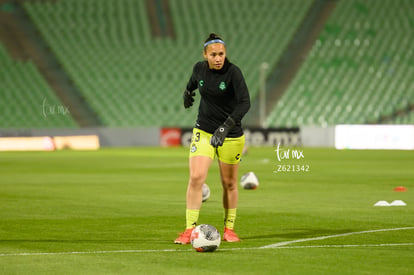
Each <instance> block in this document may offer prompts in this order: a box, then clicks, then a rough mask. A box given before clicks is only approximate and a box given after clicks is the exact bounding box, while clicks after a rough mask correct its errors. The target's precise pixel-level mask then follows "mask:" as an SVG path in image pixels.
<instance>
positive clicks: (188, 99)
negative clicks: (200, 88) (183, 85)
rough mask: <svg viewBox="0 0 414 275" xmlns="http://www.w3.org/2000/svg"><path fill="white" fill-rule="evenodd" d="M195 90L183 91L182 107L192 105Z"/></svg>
mask: <svg viewBox="0 0 414 275" xmlns="http://www.w3.org/2000/svg"><path fill="white" fill-rule="evenodd" d="M194 96H195V92H194V91H192V92H190V91H189V90H187V89H186V90H185V91H184V95H183V99H184V108H186V109H187V108H190V107H191V106H193V102H194Z"/></svg>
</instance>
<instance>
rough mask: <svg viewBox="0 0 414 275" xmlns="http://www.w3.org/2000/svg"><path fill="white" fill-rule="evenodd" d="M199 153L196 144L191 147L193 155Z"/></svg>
mask: <svg viewBox="0 0 414 275" xmlns="http://www.w3.org/2000/svg"><path fill="white" fill-rule="evenodd" d="M195 151H197V146H196V145H195V144H192V145H191V153H195Z"/></svg>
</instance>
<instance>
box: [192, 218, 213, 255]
mask: <svg viewBox="0 0 414 275" xmlns="http://www.w3.org/2000/svg"><path fill="white" fill-rule="evenodd" d="M190 240H191V245H192V246H193V248H194V249H195V250H196V251H198V252H213V251H215V250H216V249H217V248H218V247H219V246H220V242H221V239H220V233H219V232H218V230H217V229H216V228H215V227H214V226H212V225H209V224H200V225H198V226H196V228H194V230H193V232H192V233H191V237H190Z"/></svg>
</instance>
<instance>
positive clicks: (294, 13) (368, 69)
mask: <svg viewBox="0 0 414 275" xmlns="http://www.w3.org/2000/svg"><path fill="white" fill-rule="evenodd" d="M20 3H23V7H24V9H25V10H26V12H27V13H28V14H29V15H30V18H31V20H32V21H33V23H34V24H35V25H36V27H37V28H38V30H39V31H40V32H41V34H42V36H43V38H44V39H45V41H46V43H47V44H48V45H49V46H50V48H51V50H52V53H53V54H54V55H55V56H56V58H57V59H58V60H59V61H60V63H61V64H62V66H63V69H64V70H65V72H66V73H67V74H68V76H69V78H70V79H71V80H72V81H73V83H74V84H75V85H76V87H77V88H79V91H80V93H81V94H82V96H83V98H85V100H86V102H87V103H88V104H89V105H90V107H91V108H92V109H93V111H94V112H96V113H97V115H98V116H99V118H100V120H101V121H102V124H103V126H109V127H136V126H181V127H191V126H192V125H193V124H194V119H195V116H196V113H197V110H196V108H192V109H191V110H185V109H184V108H183V107H182V99H181V94H182V91H183V89H184V85H185V84H186V82H187V80H188V78H189V76H190V74H191V68H192V66H193V65H194V63H195V62H196V61H198V60H201V59H202V46H201V45H202V43H203V40H204V39H205V37H206V36H207V35H208V33H209V32H216V33H219V34H221V35H222V36H223V37H224V39H225V40H226V41H228V55H229V58H230V60H232V61H234V62H235V63H236V64H237V65H239V67H241V69H242V71H243V73H244V75H245V77H246V81H247V84H248V86H249V90H250V93H251V98H252V100H256V99H257V98H256V97H257V94H258V91H259V68H260V65H261V63H262V62H267V63H268V64H269V65H270V68H272V67H273V66H274V65H275V64H276V63H277V62H278V60H279V59H280V58H281V56H282V55H283V53H284V51H285V49H286V46H287V45H288V44H289V41H290V40H291V38H292V37H293V35H294V34H295V32H296V31H297V28H298V26H299V25H300V23H301V22H302V20H303V18H304V16H305V15H306V13H307V11H308V10H309V7H310V6H311V5H312V1H308V0H295V1H291V0H273V1H270V0H256V1H250V0H239V1H229V0H224V1H223V0H210V1H202V0H193V1H187V0H170V1H168V3H169V12H170V13H171V14H169V15H170V16H171V19H172V22H173V24H174V32H173V33H174V37H159V36H156V35H154V33H152V28H151V25H150V24H151V20H150V18H148V16H149V13H148V7H147V6H146V1H135V0H117V1H113V0H88V1H84V0H56V1H20ZM157 3H158V4H159V3H161V2H157ZM413 6H414V5H413V3H412V1H410V0H383V1H377V0H364V1H362V0H347V1H340V0H338V1H337V5H336V7H335V10H334V12H333V13H332V14H331V16H330V17H329V19H328V21H327V23H326V25H325V27H324V29H323V31H322V33H321V34H320V35H319V38H318V39H317V41H316V42H315V44H314V45H313V47H312V50H311V51H310V53H309V55H308V56H307V57H306V59H305V61H304V62H303V64H302V66H301V67H300V70H299V71H298V72H297V74H296V76H295V77H294V78H293V81H292V82H291V83H290V85H289V86H288V88H287V89H286V91H285V92H284V94H283V95H282V97H281V98H280V100H279V101H278V102H277V103H276V105H275V106H274V108H273V111H272V112H271V113H270V115H269V116H268V117H267V121H266V125H267V126H271V127H280V126H282V127H284V126H287V127H289V126H303V125H318V126H329V125H335V124H339V123H397V124H402V123H414V120H413V115H412V110H413V106H414V92H413V91H414V87H413V85H414V83H413V81H412V76H413V75H414V72H413V68H414V55H413V49H412V46H411V45H413V44H414V43H413V42H414V37H413V36H412V35H408V34H411V33H413V28H414V19H413V18H412V16H411V15H412V14H414V7H413ZM152 22H154V20H153V21H152ZM0 65H1V66H2V67H7V68H9V67H10V70H7V71H6V72H3V71H2V72H1V73H0V74H2V78H5V79H6V81H4V83H5V85H6V86H5V88H4V89H1V91H0V93H2V98H3V97H4V99H5V100H4V101H3V100H2V102H1V103H0V104H2V106H0V107H2V110H5V111H3V112H2V113H1V116H3V118H2V119H1V120H0V123H1V125H0V126H1V127H3V128H7V127H15V126H17V127H77V125H76V122H74V121H73V119H72V118H71V117H70V116H66V117H59V116H49V117H47V119H45V118H44V117H40V118H39V117H36V115H38V113H39V112H40V113H41V114H42V112H43V105H42V104H43V102H44V100H46V101H45V102H46V104H49V105H50V106H52V107H53V106H62V103H60V102H59V99H58V98H57V97H56V96H55V95H54V94H53V90H52V89H51V88H50V87H49V86H48V85H47V83H46V82H45V81H44V79H42V76H41V75H40V74H39V73H38V72H37V71H36V70H37V69H36V67H35V66H34V65H33V63H31V62H30V61H29V62H22V61H16V60H13V58H11V57H10V56H8V54H7V51H6V50H5V49H4V47H2V48H1V49H0ZM269 75H270V71H268V76H269ZM28 87H29V88H28ZM3 94H4V95H3ZM11 98H19V100H15V101H14V102H13V103H9V102H8V101H10V100H9V99H11ZM198 98H199V97H197V99H198ZM197 99H196V100H197ZM17 101H19V102H20V103H15V102H17ZM6 102H7V103H6ZM6 105H7V108H3V107H5V106H6ZM384 117H385V118H387V120H386V121H381V119H382V118H384Z"/></svg>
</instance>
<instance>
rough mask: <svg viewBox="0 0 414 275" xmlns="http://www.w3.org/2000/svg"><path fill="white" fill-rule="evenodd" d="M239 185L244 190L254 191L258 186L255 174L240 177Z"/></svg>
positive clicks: (250, 173) (249, 173)
mask: <svg viewBox="0 0 414 275" xmlns="http://www.w3.org/2000/svg"><path fill="white" fill-rule="evenodd" d="M240 185H241V186H242V187H243V188H244V189H256V188H257V187H258V186H259V179H258V178H257V176H256V175H255V173H253V172H248V173H246V174H244V175H243V176H242V177H241V179H240Z"/></svg>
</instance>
